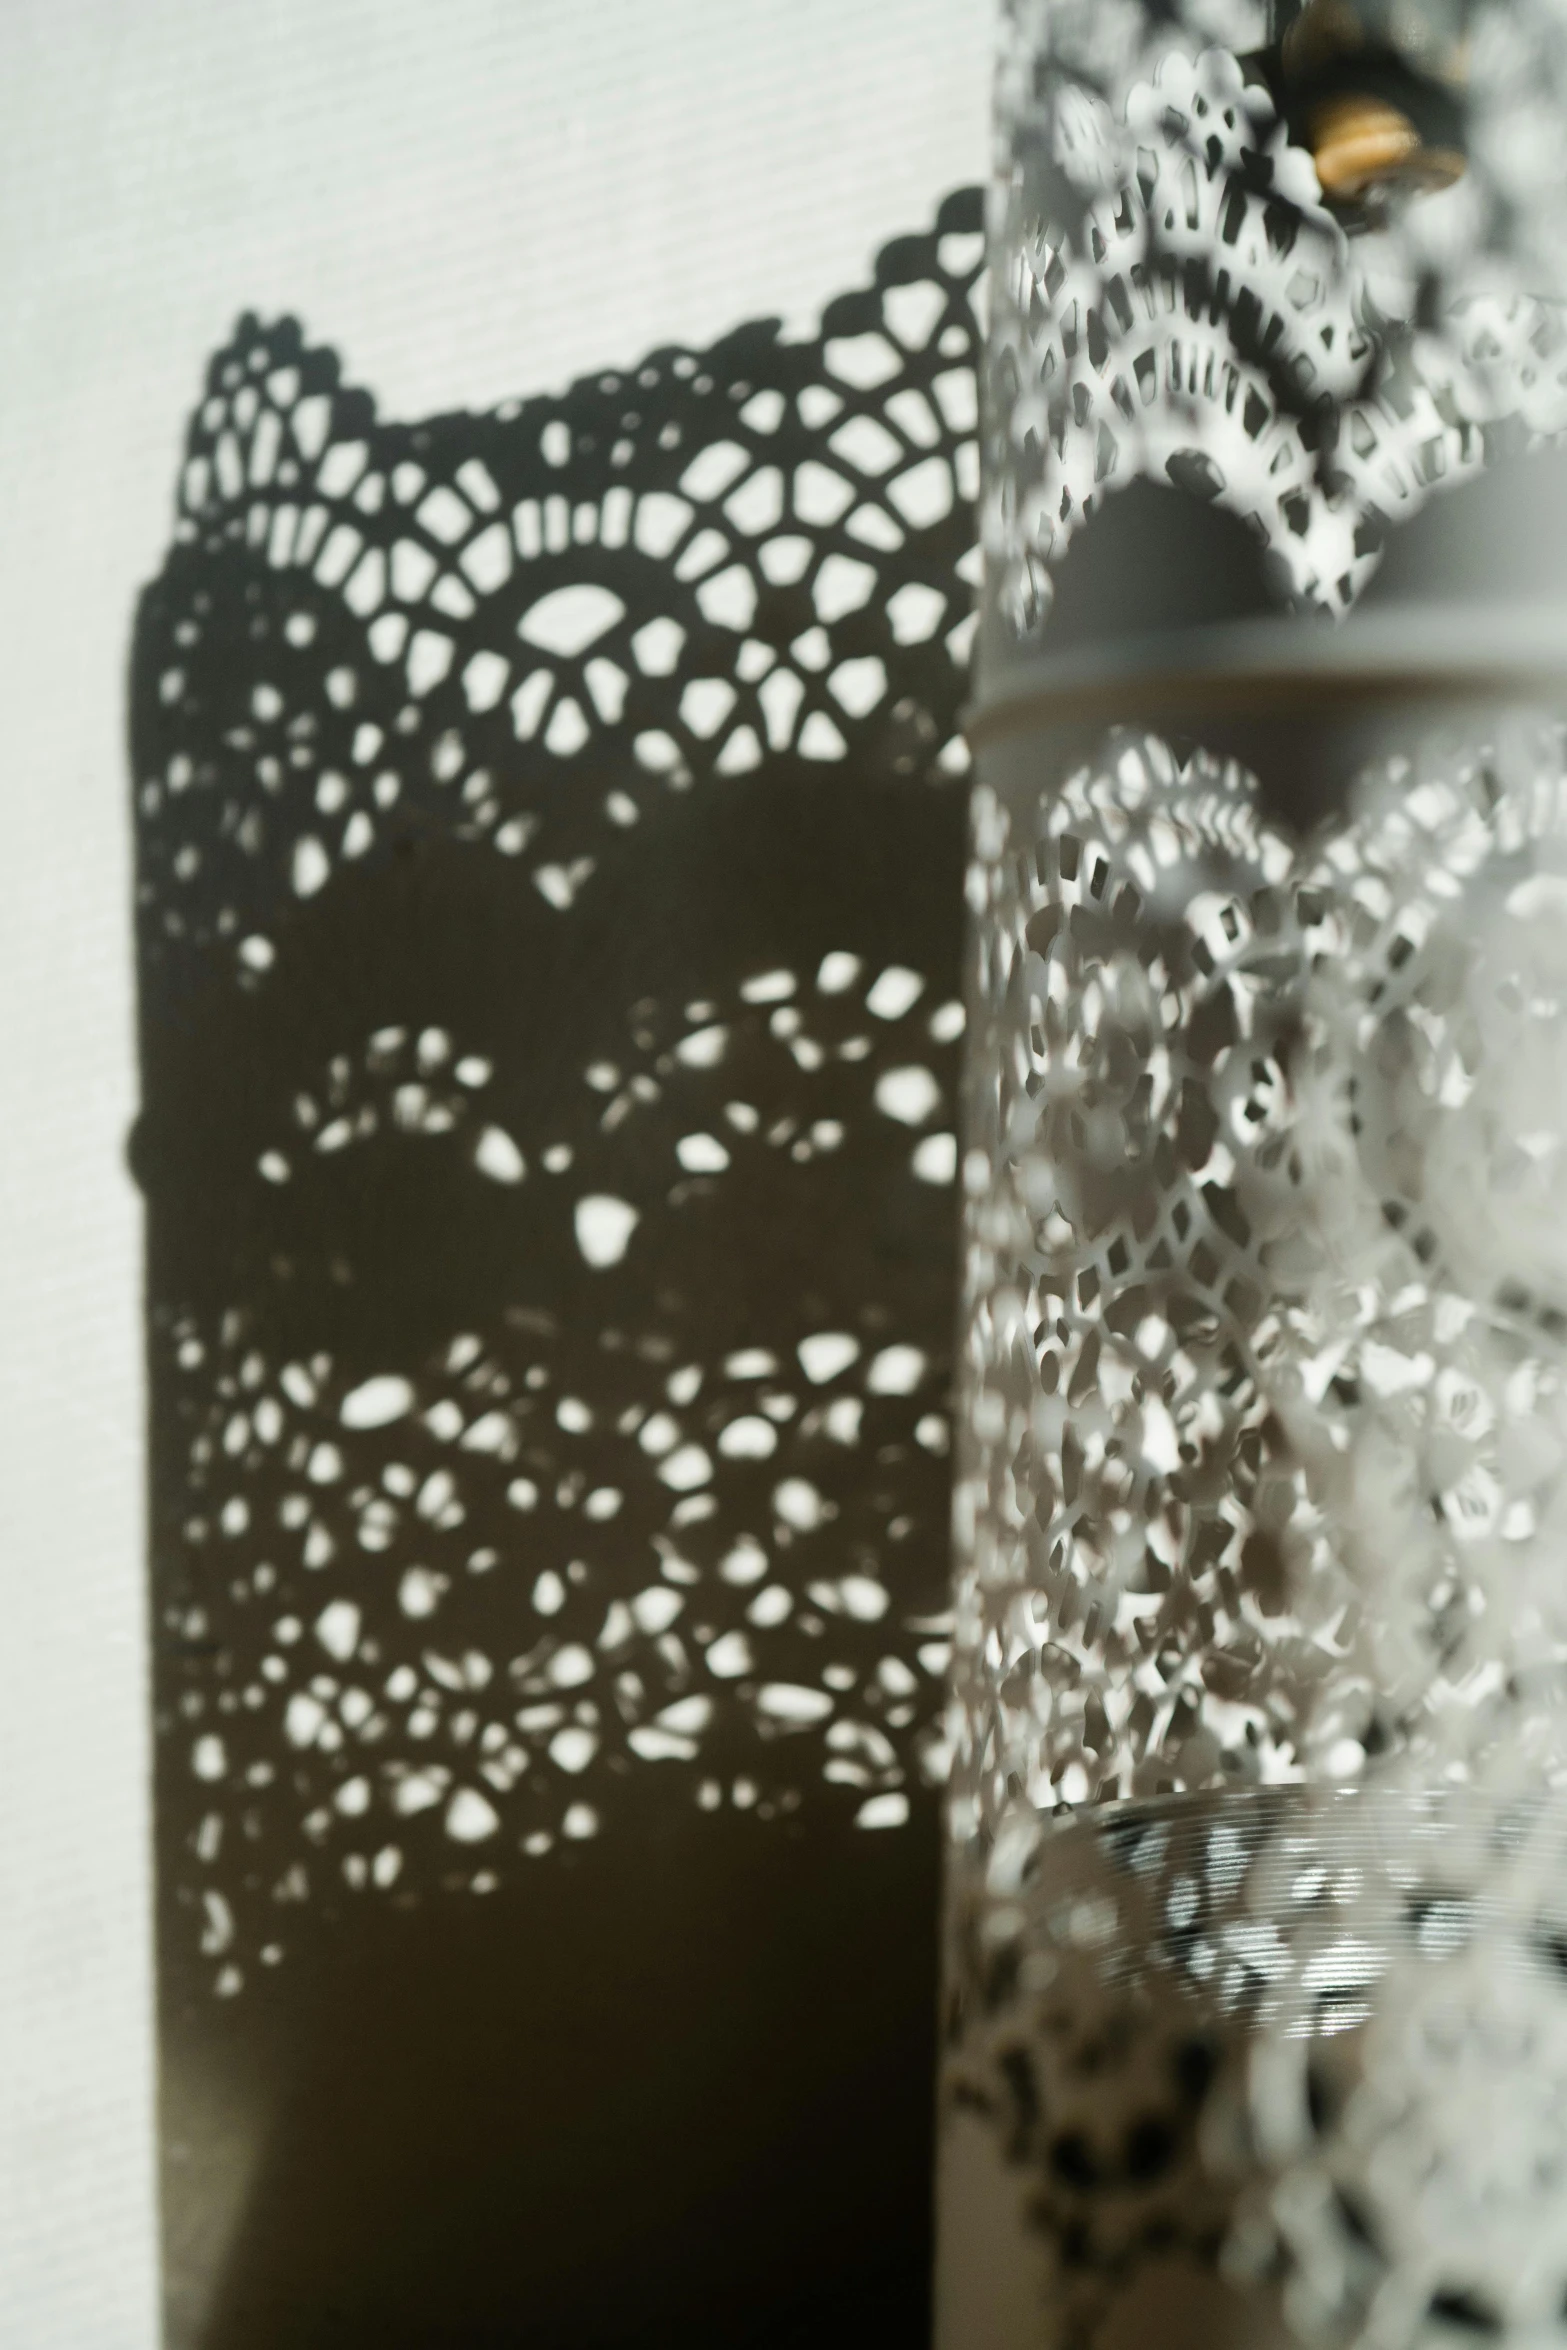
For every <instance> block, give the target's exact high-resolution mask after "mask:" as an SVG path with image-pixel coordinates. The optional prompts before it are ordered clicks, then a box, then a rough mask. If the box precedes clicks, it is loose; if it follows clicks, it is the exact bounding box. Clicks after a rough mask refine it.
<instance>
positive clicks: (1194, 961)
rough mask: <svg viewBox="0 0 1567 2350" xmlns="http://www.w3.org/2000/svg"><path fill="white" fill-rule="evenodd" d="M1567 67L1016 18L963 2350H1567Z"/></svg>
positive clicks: (1246, 6) (976, 1062)
mask: <svg viewBox="0 0 1567 2350" xmlns="http://www.w3.org/2000/svg"><path fill="white" fill-rule="evenodd" d="M1564 61H1567V7H1564V6H1563V5H1562V4H1561V0H1475V4H1473V5H1467V4H1465V0H1421V4H1409V5H1402V4H1398V0H1385V4H1384V0H1358V4H1357V5H1355V6H1350V5H1347V4H1345V0H1333V4H1331V5H1330V4H1329V0H1312V5H1310V6H1307V7H1304V8H1301V7H1298V6H1294V7H1274V8H1272V9H1269V8H1267V7H1264V6H1262V5H1251V4H1250V0H1187V4H1185V5H1182V4H1180V0H1162V4H1159V0H1118V4H1116V5H1109V4H1107V0H1092V4H1089V0H1014V5H1012V6H1011V8H1010V9H1009V10H1008V12H1007V14H1006V18H1005V24H1004V29H1003V51H1002V59H1001V66H1000V72H999V81H998V97H999V103H998V171H997V178H996V182H995V186H994V189H993V193H992V208H991V217H990V244H991V288H992V292H991V313H990V321H989V328H988V346H987V355H986V363H985V364H986V376H985V383H984V410H985V420H984V435H985V438H984V482H983V489H982V526H983V537H984V547H985V557H986V565H987V578H988V586H987V598H986V610H985V616H984V621H983V625H982V630H981V637H980V653H979V677H978V690H977V696H976V716H975V719H974V723H973V735H974V739H975V742H976V746H977V749H978V752H979V762H978V774H977V783H976V791H975V798H974V811H973V837H972V862H971V865H970V870H969V905H970V922H971V932H970V941H971V944H970V971H969V990H970V1027H969V1045H968V1092H967V1110H966V1118H967V1124H966V1132H965V1136H964V1146H963V1159H962V1175H963V1182H964V1186H965V1192H966V1203H967V1205H966V1216H967V1224H966V1261H965V1292H964V1308H963V1314H964V1319H963V1327H962V1346H961V1370H960V1378H961V1390H962V1405H961V1411H960V1415H959V1420H960V1460H959V1474H958V1485H957V1495H956V1549H957V1617H956V1625H957V1629H956V1639H955V1649H954V1658H955V1662H954V1682H953V1699H952V1722H951V1731H950V1737H951V1745H952V1751H953V1758H954V1759H953V1777H952V1791H951V1810H950V1818H951V1849H950V1856H949V1904H948V1909H949V1941H948V1953H947V1985H948V1996H947V2011H946V2034H947V2038H946V2053H945V2063H944V2075H943V2084H942V2140H943V2157H942V2174H941V2255H940V2264H939V2279H938V2303H939V2317H938V2339H939V2341H940V2343H941V2345H942V2350H1009V2346H1010V2345H1013V2344H1017V2345H1020V2346H1021V2345H1050V2346H1051V2350H1057V2346H1060V2350H1068V2346H1070V2350H1131V2346H1132V2345H1139V2344H1155V2343H1157V2344H1158V2345H1159V2346H1160V2350H1184V2345H1186V2344H1188V2343H1189V2344H1191V2345H1193V2350H1195V2346H1197V2345H1199V2344H1200V2345H1204V2346H1206V2345H1215V2344H1222V2345H1226V2346H1230V2345H1233V2346H1234V2350H1241V2346H1242V2345H1246V2346H1248V2350H1249V2346H1250V2345H1252V2344H1254V2343H1256V2344H1270V2345H1271V2344H1274V2343H1281V2344H1282V2343H1286V2342H1291V2341H1295V2340H1303V2341H1307V2342H1327V2343H1332V2344H1335V2345H1346V2346H1347V2345H1351V2344H1354V2345H1361V2344H1365V2345H1371V2344H1375V2345H1377V2346H1378V2350H1406V2346H1413V2345H1416V2344H1420V2345H1429V2346H1431V2350H1435V2346H1436V2345H1438V2344H1452V2343H1457V2342H1459V2341H1461V2340H1462V2339H1463V2338H1464V2336H1465V2335H1466V2334H1468V2335H1477V2334H1484V2335H1488V2336H1491V2337H1493V2338H1497V2339H1501V2340H1504V2341H1506V2342H1507V2343H1509V2344H1523V2343H1528V2344H1530V2345H1543V2344H1545V2343H1546V2342H1549V2341H1555V2340H1557V2339H1559V2338H1561V2337H1562V2335H1563V2334H1564V2332H1567V1850H1564V1844H1567V1802H1564V1799H1563V1795H1562V1792H1561V1790H1562V1787H1563V1782H1564V1778H1567V1704H1564V1699H1567V1573H1564V1571H1563V1570H1564V1565H1567V1543H1564V1535H1567V1475H1564V1461H1567V1215H1564V1212H1563V1211H1564V1208H1567V1185H1564V1180H1563V1129H1564V1113H1567V1021H1564V1019H1563V1010H1564V1007H1567V926H1564V923H1563V912H1564V910H1567V728H1564V724H1563V711H1564V709H1567V470H1564V469H1567V454H1564V453H1563V439H1564V435H1567V313H1564V311H1563V308H1562V305H1561V300H1560V295H1561V288H1562V278H1563V270H1562V253H1561V243H1562V238H1563V235H1564V232H1567V203H1564V202H1563V177H1564V173H1567V137H1564V136H1563V132H1564V129H1567V107H1564V104H1563V84H1564V74H1563V67H1564Z"/></svg>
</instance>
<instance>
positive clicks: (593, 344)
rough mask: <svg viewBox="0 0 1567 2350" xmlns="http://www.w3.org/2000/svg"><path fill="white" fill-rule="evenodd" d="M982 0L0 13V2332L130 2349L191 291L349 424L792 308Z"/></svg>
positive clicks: (144, 2302)
mask: <svg viewBox="0 0 1567 2350" xmlns="http://www.w3.org/2000/svg"><path fill="white" fill-rule="evenodd" d="M990 15H991V11H990V5H989V0H247V4H246V5H244V6H241V5H239V0H137V5H136V6H134V7H130V6H127V5H125V4H124V0H0V893H3V894H0V1007H3V1011H0V1578H3V1585H0V1588H3V1617H0V1866H3V1869H4V1896H3V1899H0V2341H3V2342H4V2343H5V2344H6V2345H8V2346H10V2345H15V2346H16V2350H54V2346H55V2345H59V2350H100V2346H102V2350H149V2346H150V2345H151V2343H152V2342H153V2340H154V2338H155V2321H154V2314H153V2313H154V2305H155V2277H154V2260H153V2243H154V2230H153V2202H152V2175H153V2174H152V2154H151V2143H152V2093H153V2079H154V2075H153V2061H152V2043H151V2034H150V2020H149V2019H150V2009H151V1967H150V1951H149V1938H148V1889H147V1853H148V1817H147V1802H146V1790H145V1774H146V1766H147V1740H146V1731H145V1723H144V1643H143V1624H142V1585H141V1522H140V1513H141V1453H142V1442H141V1412H142V1397H141V1384H140V1363H139V1333H138V1322H137V1316H138V1306H139V1298H138V1284H139V1268H138V1248H139V1227H138V1216H137V1207H136V1201H135V1195H134V1194H133V1192H132V1190H131V1188H130V1185H129V1182H128V1180H127V1179H126V1177H125V1175H124V1173H123V1156H122V1138H123V1135H124V1132H125V1129H126V1126H127V1124H128V1121H129V1119H130V1117H131V1114H132V1107H133V1098H134V1082H133V1068H132V1057H131V1036H132V1027H131V942H130V928H129V920H128V913H129V840H128V831H127V823H126V797H127V787H126V778H125V772H124V757H123V748H122V738H123V709H122V678H123V669H124V663H125V657H126V649H127V637H128V630H129V623H130V615H131V607H132V601H133V598H134V596H135V593H136V590H137V588H138V586H139V584H140V583H141V582H142V581H143V580H145V579H146V578H147V577H148V576H149V574H150V573H151V572H152V571H154V570H155V569H156V567H157V564H158V562H159V558H160V554H161V551H162V548H163V545H164V541H165V534H166V528H167V520H168V512H169V493H170V488H171V484H172V481H173V477H174V469H175V461H176V454H177V449H178V442H179V433H180V429H181V424H182V421H183V418H184V415H185V413H186V411H187V409H188V407H189V406H190V404H191V402H192V399H193V396H194V393H195V390H196V387H197V384H198V380H199V372H200V369H201V367H202V365H203V363H204V360H205V358H206V355H207V353H208V352H209V350H210V349H211V348H212V347H213V345H214V344H216V343H217V342H218V341H219V340H220V339H221V338H222V337H223V335H224V334H225V333H226V331H227V329H228V326H229V324H230V322H231V320H232V318H233V317H234V315H235V313H236V312H237V311H239V310H240V309H242V308H245V307H255V308H258V309H260V310H262V311H275V310H280V309H285V308H286V309H290V310H293V311H295V312H296V313H297V314H298V315H299V316H300V317H301V318H302V319H303V321H304V323H305V325H306V327H307V329H308V330H309V331H310V332H311V333H312V334H313V335H315V336H317V337H320V338H321V339H324V340H328V341H331V342H333V343H335V344H336V345H337V347H338V348H339V349H340V350H341V352H342V353H343V355H344V358H345V361H346V364H347V367H348V370H349V373H350V375H351V377H352V379H353V380H355V381H358V382H360V383H363V384H365V385H367V386H368V387H369V388H370V389H371V390H373V391H374V392H375V393H376V395H377V397H378V399H379V401H380V403H381V406H382V408H383V411H384V412H387V413H393V414H396V413H401V414H404V415H417V414H419V413H421V412H425V411H428V410H431V409H436V408H441V407H453V406H457V405H473V404H483V403H485V402H488V401H491V400H495V399H498V398H500V397H502V396H503V395H504V394H506V393H508V392H526V391H532V390H541V389H545V388H547V387H549V386H550V385H552V384H559V383H560V382H562V381H563V380H565V379H566V378H568V377H570V376H571V375H573V374H575V373H577V372H579V371H581V370H583V369H585V368H589V367H593V366H595V365H599V364H603V363H609V362H614V361H617V360H621V361H623V360H628V359H632V358H635V357H636V356H637V355H638V354H639V353H640V351H641V350H642V349H643V348H644V347H645V346H646V345H648V344H650V343H654V342H659V341H667V340H673V339H687V340H693V341H701V340H704V339H706V338H708V337H710V336H712V335H713V334H715V333H717V332H720V331H722V330H723V329H724V328H726V327H728V326H731V325H733V324H735V323H736V322H737V321H738V320H739V319H740V318H742V317H744V316H749V315H754V314H756V313H758V312H777V313H781V314H782V315H783V316H784V318H785V319H786V320H789V321H794V322H798V323H800V324H802V325H803V324H805V323H807V322H808V321H809V320H810V318H811V316H812V314H813V312H814V310H815V308H816V306H817V304H818V303H819V302H820V301H821V300H822V299H824V298H825V297H827V296H830V295H831V294H833V293H836V292H838V291H840V290H842V289H843V288H845V287H847V286H849V285H852V284H853V283H855V282H856V280H857V278H858V276H859V273H860V272H861V271H862V270H863V268H864V266H865V263H866V261H867V260H868V258H869V256H870V254H871V252H872V251H873V249H874V247H875V246H876V244H877V243H879V242H880V241H881V240H882V239H883V238H885V237H886V236H888V235H892V234H896V233H898V232H900V231H902V230H904V229H909V228H914V227H917V226H918V225H920V223H921V222H922V221H923V220H924V219H925V218H926V217H927V215H928V213H929V211H930V209H931V207H932V206H933V204H934V203H935V201H936V200H937V198H938V197H939V196H940V195H941V194H942V193H943V192H944V191H945V190H946V189H947V188H949V187H951V186H953V185H955V184H956V183H958V182H959V181H961V180H964V179H971V178H977V177H979V176H981V175H982V173H983V171H984V168H985V163H986V152H987V138H986V131H985V113H986V96H987V81H988V51H989V47H990Z"/></svg>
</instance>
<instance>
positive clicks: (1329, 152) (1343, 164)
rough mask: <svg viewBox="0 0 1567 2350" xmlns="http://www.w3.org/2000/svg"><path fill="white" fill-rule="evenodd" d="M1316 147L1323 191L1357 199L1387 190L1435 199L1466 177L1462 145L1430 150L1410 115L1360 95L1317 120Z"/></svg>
mask: <svg viewBox="0 0 1567 2350" xmlns="http://www.w3.org/2000/svg"><path fill="white" fill-rule="evenodd" d="M1311 149H1312V155H1313V158H1314V160H1315V162H1316V166H1317V177H1318V179H1319V180H1320V181H1321V183H1322V192H1323V194H1324V195H1325V196H1327V197H1329V198H1335V199H1338V200H1339V201H1341V202H1342V201H1354V200H1356V199H1358V198H1361V197H1365V196H1372V195H1376V194H1379V193H1381V192H1382V191H1383V190H1389V191H1391V190H1393V189H1395V188H1397V189H1404V190H1406V191H1408V192H1409V193H1411V194H1416V195H1435V194H1436V193H1437V192H1438V191H1439V190H1440V189H1442V188H1450V187H1451V186H1452V185H1453V183H1454V181H1455V180H1459V179H1462V178H1463V175H1464V158H1463V156H1462V155H1461V154H1460V153H1459V151H1458V149H1457V148H1456V147H1428V146H1426V144H1425V143H1424V141H1423V140H1422V138H1421V136H1420V133H1419V131H1418V130H1417V129H1416V128H1415V126H1414V124H1413V123H1412V122H1411V121H1410V119H1409V117H1408V115H1407V114H1402V113H1400V111H1399V109H1398V108H1397V107H1396V106H1390V105H1389V104H1388V103H1387V101H1386V100H1385V99H1382V98H1372V97H1368V96H1365V95H1364V94H1362V93H1359V92H1346V93H1345V94H1344V95H1343V96H1341V97H1335V98H1329V99H1327V100H1325V101H1324V102H1323V104H1322V105H1321V106H1320V107H1319V108H1318V109H1317V111H1316V113H1315V114H1314V115H1313V116H1312V119H1311Z"/></svg>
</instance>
